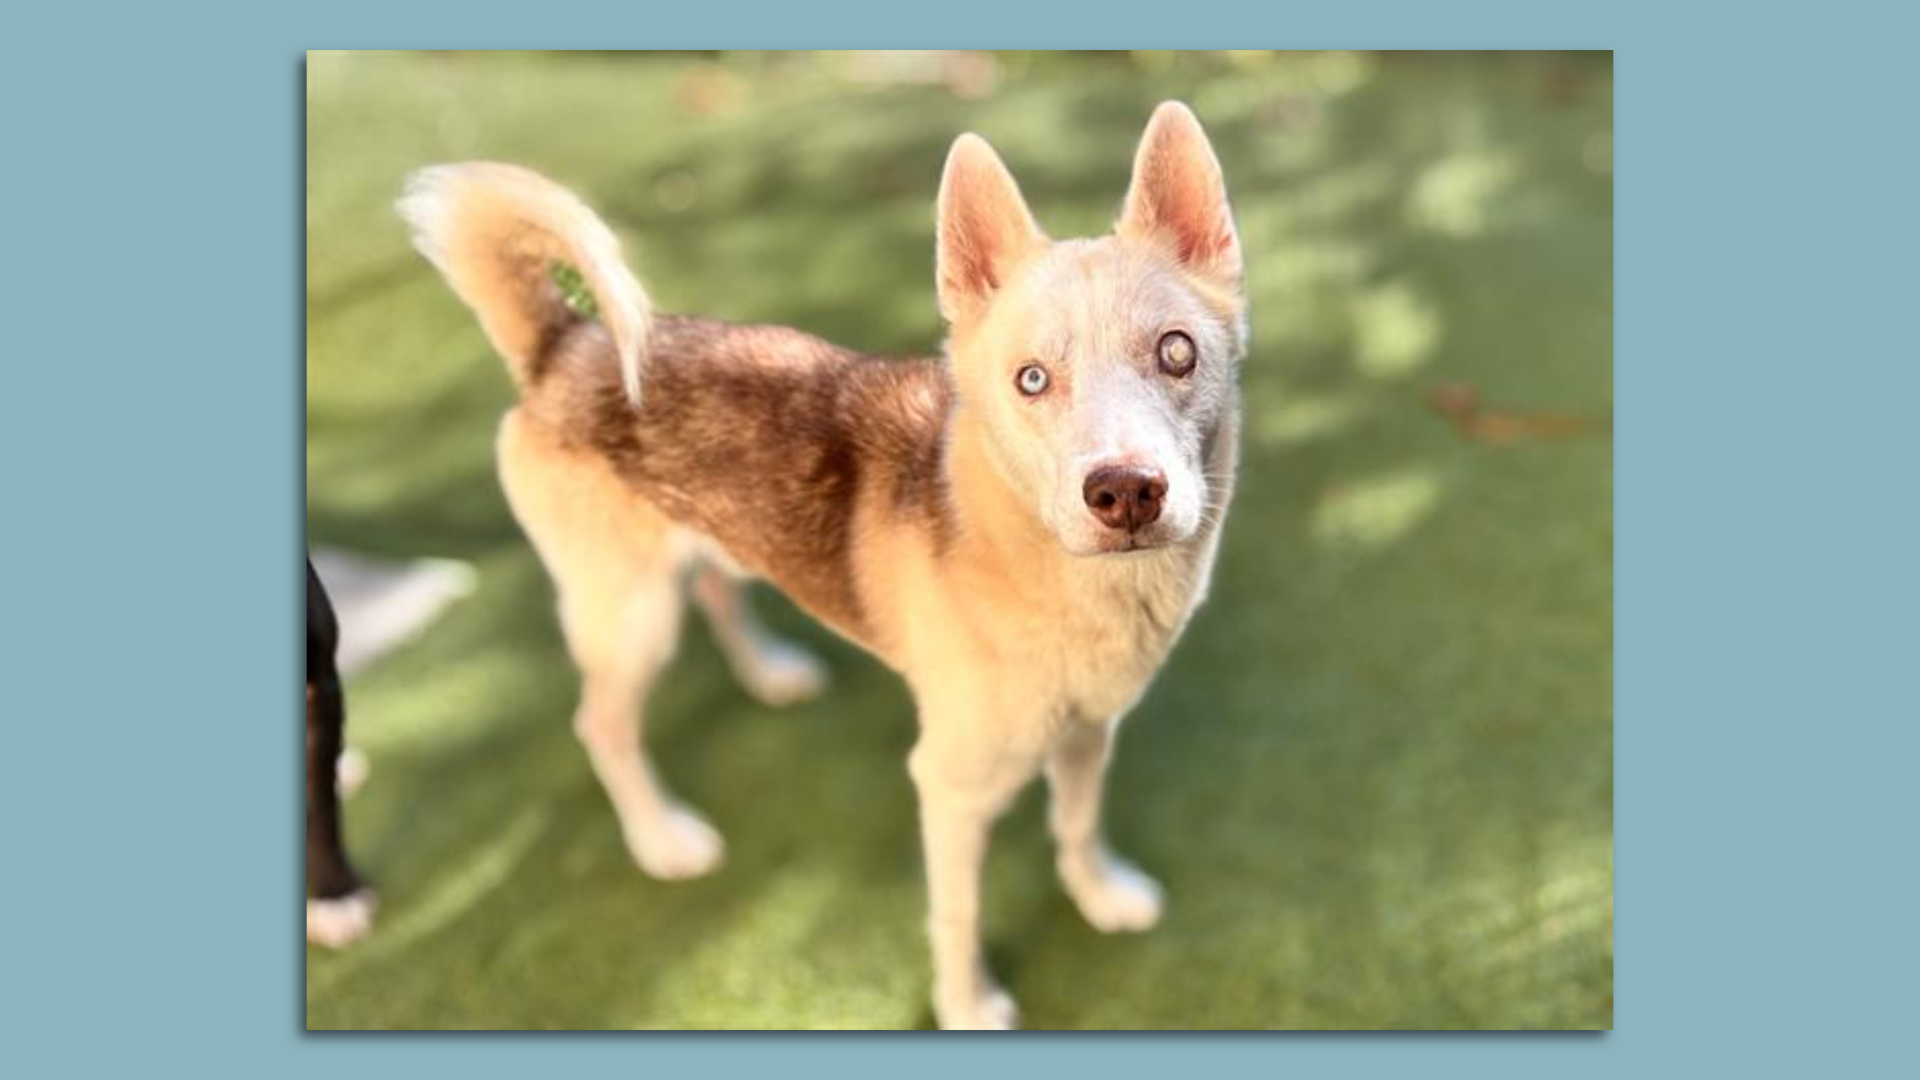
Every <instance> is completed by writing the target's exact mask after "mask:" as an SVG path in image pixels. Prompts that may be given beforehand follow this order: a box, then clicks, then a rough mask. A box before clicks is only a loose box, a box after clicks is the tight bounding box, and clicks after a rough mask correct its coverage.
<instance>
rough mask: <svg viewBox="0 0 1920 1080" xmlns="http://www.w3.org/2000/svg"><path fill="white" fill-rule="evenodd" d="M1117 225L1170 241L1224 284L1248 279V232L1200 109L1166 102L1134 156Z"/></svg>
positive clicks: (1125, 231) (1179, 254)
mask: <svg viewBox="0 0 1920 1080" xmlns="http://www.w3.org/2000/svg"><path fill="white" fill-rule="evenodd" d="M1114 231H1115V232H1117V233H1119V234H1120V235H1121V236H1123V237H1126V238H1128V239H1133V240H1141V241H1148V242H1155V243H1162V244H1166V245H1168V249H1169V250H1170V251H1171V252H1172V253H1173V255H1174V257H1175V258H1177V259H1178V260H1179V261H1180V263H1181V264H1182V265H1183V266H1185V267H1187V269H1189V270H1190V271H1192V272H1193V273H1195V274H1199V275H1201V276H1203V277H1205V278H1208V279H1210V280H1212V281H1214V282H1216V283H1218V284H1220V285H1224V286H1226V287H1228V288H1234V289H1237V288H1239V286H1240V271H1241V261H1240V237H1239V235H1238V234H1237V233H1236V232H1235V231H1234V228H1233V209H1232V207H1230V206H1228V205H1227V184H1226V181H1225V180H1224V179H1223V178H1222V177H1221V175H1220V160H1219V159H1218V158H1216V157H1214V156H1213V145H1212V144H1211V143H1209V142H1207V133H1206V132H1205V131H1202V130H1201V128H1200V121H1199V119H1198V118H1196V117H1195V116H1194V115H1193V111H1192V110H1190V109H1188V108H1187V107H1186V106H1185V105H1182V104H1181V103H1179V102H1177V101H1168V102H1163V103H1161V105H1160V107H1159V108H1157V109H1155V110H1154V111H1153V119H1151V120H1149V121H1147V132H1146V134H1144V135H1142V136H1141V137H1140V149H1139V150H1138V151H1136V152H1135V154H1134V158H1133V183H1132V184H1131V185H1130V186H1129V187H1128V188H1127V202H1126V206H1125V207H1124V208H1123V209H1122V210H1121V211H1120V222H1119V224H1118V225H1116V226H1115V227H1114Z"/></svg>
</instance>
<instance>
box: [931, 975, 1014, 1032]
mask: <svg viewBox="0 0 1920 1080" xmlns="http://www.w3.org/2000/svg"><path fill="white" fill-rule="evenodd" d="M933 1015H934V1018H935V1019H936V1020H938V1021H939V1023H940V1028H941V1030H942V1031H1013V1030H1015V1029H1017V1028H1019V1026H1020V1008H1019V1006H1017V1005H1015V1004H1014V1003H1013V997H1012V996H1011V995H1009V994H1008V993H1007V992H1006V991H1005V990H1002V989H1000V988H999V987H998V986H995V985H993V983H991V982H987V983H984V984H983V985H982V986H981V988H980V990H979V991H978V992H977V993H974V994H971V995H967V996H963V997H962V998H961V999H960V1000H958V1001H950V1002H946V1003H942V1002H941V1001H939V1000H937V999H936V1000H935V1001H934V1003H933Z"/></svg>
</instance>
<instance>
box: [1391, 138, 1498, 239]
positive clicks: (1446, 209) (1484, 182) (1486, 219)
mask: <svg viewBox="0 0 1920 1080" xmlns="http://www.w3.org/2000/svg"><path fill="white" fill-rule="evenodd" d="M1519 177H1520V164H1519V162H1518V161H1516V160H1515V159H1514V157H1513V155H1512V154H1509V153H1505V152H1501V151H1492V150H1475V151H1466V152H1462V153H1458V154H1451V155H1449V156H1447V157H1444V158H1442V159H1440V160H1439V161H1437V162H1435V163H1434V164H1432V165H1429V166H1428V167H1427V168H1426V170H1425V171H1424V172H1422V173H1421V174H1420V176H1419V178H1418V179H1416V180H1415V181H1414V182H1413V189H1412V191H1410V192H1409V193H1408V195H1407V218H1408V220H1410V221H1412V222H1413V224H1414V225H1416V226H1418V227H1420V228H1423V229H1428V230H1431V231H1433V232H1437V233H1439V234H1441V235H1442V236H1451V237H1455V238H1460V239H1464V238H1466V237H1471V236H1478V235H1480V234H1481V233H1484V232H1486V231H1487V228H1488V227H1489V225H1490V224H1491V223H1492V221H1493V219H1494V207H1495V204H1496V203H1498V202H1499V200H1500V199H1501V198H1503V197H1504V196H1506V195H1507V193H1508V192H1509V191H1510V190H1511V189H1512V188H1513V186H1514V183H1515V181H1517V180H1518V179H1519Z"/></svg>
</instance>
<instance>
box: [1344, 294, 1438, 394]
mask: <svg viewBox="0 0 1920 1080" xmlns="http://www.w3.org/2000/svg"><path fill="white" fill-rule="evenodd" d="M1350 311H1351V313H1352V317H1353V332H1354V343H1353V344H1354V349H1353V362H1354V363H1355V364H1356V365H1357V366H1358V367H1359V368H1360V371H1361V373H1362V374H1365V375H1368V376H1370V377H1372V378H1375V379H1390V378H1397V377H1399V376H1402V375H1405V374H1407V373H1408V372H1411V371H1413V370H1414V369H1415V368H1418V367H1420V366H1421V365H1423V364H1425V363H1426V362H1427V361H1429V360H1431V359H1432V358H1433V354H1434V350H1435V349H1436V347H1437V346H1438V345H1439V344H1440V313H1439V312H1438V311H1437V310H1435V308H1434V306H1433V305H1432V304H1431V303H1429V302H1428V301H1427V300H1426V299H1424V298H1423V297H1421V295H1420V294H1419V293H1417V292H1415V291H1414V290H1413V289H1412V288H1411V287H1410V286H1408V285H1406V284H1405V283H1402V282H1389V283H1388V284H1385V285H1378V286H1375V287H1373V288H1370V289H1365V290H1362V291H1361V292H1360V293H1359V294H1358V295H1357V296H1355V297H1354V299H1353V305H1352V307H1351V309H1350Z"/></svg>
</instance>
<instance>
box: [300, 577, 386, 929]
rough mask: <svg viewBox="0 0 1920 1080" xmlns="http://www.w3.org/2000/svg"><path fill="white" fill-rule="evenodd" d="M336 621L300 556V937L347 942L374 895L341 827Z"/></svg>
mask: <svg viewBox="0 0 1920 1080" xmlns="http://www.w3.org/2000/svg"><path fill="white" fill-rule="evenodd" d="M339 648H340V624H339V621H338V620H337V619H336V618H335V616H334V611H333V601H332V600H331V599H330V598H329V597H328V596H327V590H326V586H324V585H322V584H321V583H320V575H319V574H317V573H315V572H314V569H313V560H312V559H308V560H307V940H308V941H310V942H313V943H314V944H317V945H325V946H327V947H329V948H339V947H341V946H343V945H347V944H349V943H351V942H353V941H355V940H357V939H358V938H360V937H361V936H362V935H364V934H365V933H366V932H367V930H368V929H370V928H371V927H372V925H373V912H374V906H375V901H374V894H373V890H372V889H370V888H368V887H367V885H366V883H365V882H364V881H362V880H361V878H360V875H359V874H358V873H355V872H354V869H353V863H352V861H351V860H349V859H348V858H347V849H346V839H345V837H344V836H343V834H342V832H341V827H340V787H341V784H340V780H341V777H340V773H339V769H340V758H341V754H342V752H343V751H344V750H345V741H344V740H345V738H346V696H345V694H344V693H343V692H342V691H341V689H340V672H339V669H338V668H337V667H336V666H335V663H334V658H335V654H336V653H337V652H338V651H339Z"/></svg>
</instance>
